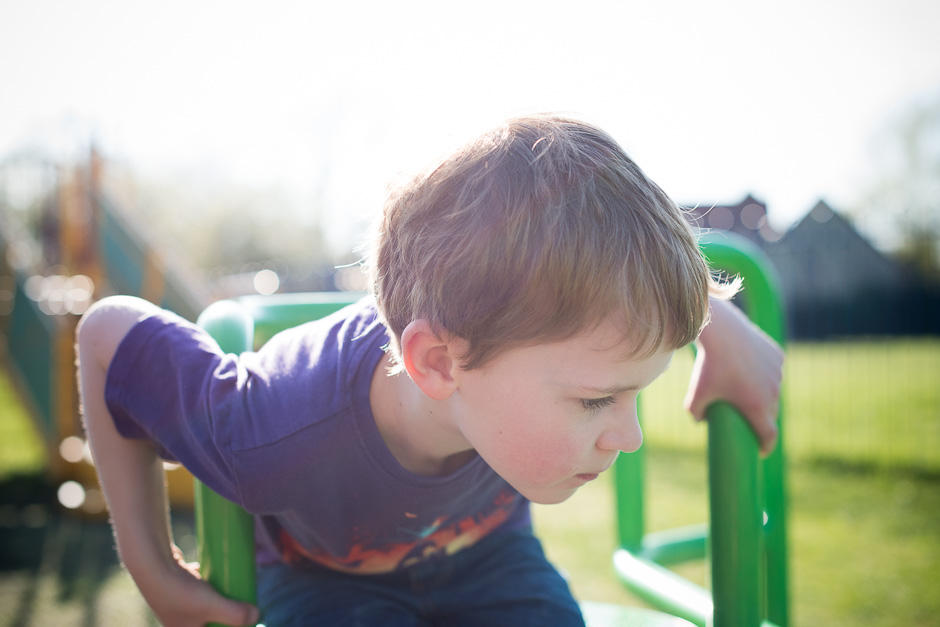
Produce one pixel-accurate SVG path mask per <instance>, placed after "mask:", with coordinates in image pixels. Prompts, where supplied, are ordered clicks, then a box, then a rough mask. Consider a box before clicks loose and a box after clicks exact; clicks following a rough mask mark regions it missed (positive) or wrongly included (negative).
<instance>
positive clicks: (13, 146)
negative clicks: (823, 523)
mask: <svg viewBox="0 0 940 627" xmlns="http://www.w3.org/2000/svg"><path fill="white" fill-rule="evenodd" d="M937 24H940V3H938V2H934V1H930V0H891V1H887V0H884V1H882V0H854V1H850V0H790V1H786V2H775V1H766V0H749V1H748V0H726V1H721V2H705V1H696V0H661V1H656V2H628V1H623V0H621V1H612V0H606V1H605V0H577V1H576V2H575V1H572V0H569V1H567V2H558V1H556V0H539V1H527V0H521V1H513V0H474V2H462V3H453V2H440V1H400V2H393V1H385V2H368V1H360V2H304V1H301V0H266V1H264V2H244V1H230V2H206V1H199V0H188V1H185V2H184V1H182V0H162V1H161V2H142V1H139V0H124V1H120V0H85V1H83V2H71V1H68V0H31V1H30V2H23V1H21V0H0V92H2V94H3V95H2V96H0V159H2V158H3V156H4V155H9V154H16V153H18V152H22V151H24V150H30V149H38V150H43V151H47V152H49V153H50V154H53V155H54V156H56V157H57V158H62V159H69V158H73V157H74V156H75V155H79V154H82V153H84V152H85V151H86V150H87V146H88V143H89V141H91V139H92V138H94V141H95V142H96V143H97V145H98V146H99V148H100V149H101V151H102V152H103V154H104V155H105V157H106V158H107V159H109V160H111V161H112V162H114V163H117V164H121V166H122V167H126V168H130V169H132V170H133V171H136V172H140V173H141V174H143V175H146V176H154V177H160V178H163V179H165V180H174V179H179V180H183V179H200V178H201V179H204V180H207V181H213V182H214V183H215V184H231V185H235V186H250V187H252V188H256V189H261V190H265V189H270V190H278V192H279V193H278V194H276V195H275V194H272V198H274V197H275V196H276V197H277V198H280V199H281V200H280V201H279V202H281V203H282V204H281V205H277V203H274V204H275V205H276V206H273V207H272V208H271V209H270V210H271V211H273V212H283V214H284V217H285V220H291V219H295V216H296V215H297V213H296V212H297V211H300V212H301V213H303V212H307V213H309V214H312V215H314V216H315V217H316V218H318V219H320V220H323V221H324V222H325V223H326V224H327V226H328V228H329V233H330V235H331V237H333V238H334V239H335V240H336V241H339V242H341V245H340V247H342V246H343V245H345V244H343V243H344V242H350V244H349V245H350V246H352V245H353V244H354V243H355V242H356V240H357V239H361V233H362V232H363V231H364V228H365V225H366V224H367V223H368V221H369V219H371V217H372V216H373V215H374V214H375V212H377V211H378V210H379V208H380V206H381V202H382V198H383V196H384V191H385V188H386V185H387V184H388V182H389V181H391V180H393V179H394V178H396V177H397V176H399V175H400V174H401V173H403V172H404V173H407V172H409V171H412V170H414V169H415V168H418V167H420V166H422V165H424V164H425V163H427V162H429V161H430V160H431V159H432V158H433V157H435V156H436V155H438V154H439V153H441V152H442V151H443V150H445V149H446V148H448V147H449V146H452V145H453V144H454V143H456V142H459V141H461V140H462V139H465V138H467V137H470V136H471V135H472V134H473V133H475V132H478V131H479V130H481V129H483V128H486V127H488V126H490V125H491V124H493V123H495V122H497V121H499V120H500V119H502V118H505V117H507V116H510V115H515V114H520V113H528V112H535V111H562V112H567V113H572V114H576V115H578V116H581V117H583V118H585V119H587V120H589V121H592V122H595V123H597V124H598V125H600V126H601V127H603V128H605V129H606V130H607V131H609V132H610V133H611V134H612V135H613V136H614V137H615V138H617V140H618V141H620V143H621V144H622V145H623V146H624V147H625V148H626V149H627V151H628V152H629V153H630V155H631V156H632V157H633V158H634V159H635V160H636V161H637V162H638V163H639V164H640V166H641V167H642V168H643V169H644V170H645V171H646V172H647V174H649V175H650V176H651V177H652V178H653V179H654V180H655V181H656V182H657V183H659V184H660V186H661V187H663V188H664V189H665V190H666V191H667V192H668V193H669V194H670V195H671V196H672V197H673V198H674V199H675V200H677V201H678V202H680V203H683V204H705V205H708V204H725V203H727V204H733V203H737V202H739V201H740V200H741V199H743V197H744V196H745V195H746V194H748V193H751V194H753V195H754V196H756V197H757V198H758V199H760V200H763V201H765V202H766V203H767V205H768V211H769V215H770V219H771V222H772V224H774V225H775V226H777V227H778V228H780V229H785V228H787V227H788V226H790V225H792V224H793V223H794V221H796V220H798V219H799V218H800V217H801V216H802V215H804V214H805V213H806V212H807V211H808V210H809V209H811V208H812V206H813V205H815V203H816V201H818V200H819V199H826V200H827V202H829V203H830V204H832V205H833V206H834V207H835V208H836V209H840V208H847V207H850V206H851V205H852V204H853V203H854V202H856V200H857V198H858V197H859V195H860V194H861V193H862V191H863V190H864V188H865V186H866V185H868V184H869V182H870V180H871V178H872V177H873V176H874V175H875V174H876V172H874V170H873V168H874V166H873V163H874V161H875V159H874V157H875V156H876V155H874V154H873V153H875V152H876V151H877V144H876V143H874V140H873V138H874V137H875V136H876V134H877V132H878V130H879V129H880V128H882V127H883V126H884V124H885V120H886V119H888V118H890V116H892V115H896V114H897V113H898V112H899V111H901V110H902V109H903V107H904V106H905V104H907V103H910V102H911V100H912V99H915V98H918V97H923V95H924V94H926V93H931V92H936V91H937V90H938V89H940V37H938V36H937V30H936V29H937ZM284 198H287V199H289V201H287V202H288V203H289V204H291V205H292V207H286V206H283V204H284V203H285V201H284V200H283V199H284ZM317 207H319V208H317Z"/></svg>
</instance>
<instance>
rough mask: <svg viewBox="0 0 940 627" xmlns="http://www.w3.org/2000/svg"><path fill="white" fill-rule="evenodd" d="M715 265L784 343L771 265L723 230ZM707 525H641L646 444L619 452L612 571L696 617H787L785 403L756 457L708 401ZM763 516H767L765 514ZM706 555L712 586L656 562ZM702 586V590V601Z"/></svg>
mask: <svg viewBox="0 0 940 627" xmlns="http://www.w3.org/2000/svg"><path fill="white" fill-rule="evenodd" d="M701 246H702V252H703V254H704V255H705V256H706V257H707V258H708V260H709V264H710V266H711V267H712V268H713V269H714V270H717V271H721V272H724V273H727V274H729V275H736V276H739V277H741V278H742V279H743V283H744V289H743V291H742V293H741V294H740V295H739V296H738V298H737V299H738V300H740V301H742V308H743V309H744V311H745V312H746V313H747V314H748V316H749V317H750V318H751V320H752V321H754V322H755V324H757V325H758V326H759V327H760V328H762V329H763V330H764V331H765V332H766V333H767V334H768V335H770V336H771V337H772V338H773V339H775V340H776V341H777V342H778V343H780V344H781V345H783V344H784V340H785V338H784V324H785V323H784V315H783V311H782V307H781V302H782V301H781V298H780V290H779V287H778V283H777V279H776V274H775V271H774V269H773V267H772V266H771V264H770V262H769V260H768V259H767V257H766V256H765V255H764V253H763V251H761V250H760V249H759V248H757V246H755V245H754V244H752V243H751V242H750V241H748V240H746V239H744V238H743V237H740V236H737V235H734V234H728V233H721V234H709V235H707V236H705V237H703V238H702V241H701ZM706 414H707V416H708V467H709V509H710V520H709V524H708V525H707V526H705V527H704V528H702V527H699V528H698V529H696V528H694V527H690V528H685V529H678V530H669V531H666V532H658V533H655V534H653V533H651V534H647V533H646V532H645V514H644V507H645V505H644V502H645V497H644V485H643V484H644V480H643V472H644V471H643V466H644V462H643V452H642V451H643V449H640V451H638V452H637V453H633V454H631V455H621V456H620V458H619V459H618V460H617V464H616V466H615V468H614V471H615V481H616V486H617V493H616V497H617V498H616V502H617V528H618V533H619V540H620V546H621V549H620V550H619V551H618V552H616V553H615V555H614V570H615V572H616V574H617V575H618V577H619V578H620V579H621V580H622V581H623V582H624V583H625V584H626V585H627V586H628V587H629V588H630V589H631V590H632V591H633V592H634V593H636V594H638V595H639V596H641V597H642V598H644V599H646V600H647V601H649V602H650V603H652V604H653V605H654V606H657V607H660V608H662V609H665V610H666V611H669V612H671V613H674V614H675V615H677V616H682V617H684V618H686V619H688V620H690V621H692V622H693V623H695V624H697V625H702V626H704V625H706V624H708V625H712V626H714V627H750V626H752V625H760V624H775V625H779V626H781V627H782V626H785V625H787V624H788V606H787V598H788V592H787V577H788V576H787V562H786V553H787V549H786V522H785V493H784V492H785V490H784V456H783V421H782V416H783V411H782V407H781V411H780V417H781V421H780V427H781V428H780V440H779V442H778V445H777V448H776V449H775V451H774V453H773V454H772V455H771V456H769V457H768V458H766V459H764V460H761V459H760V455H759V451H758V445H757V440H756V438H755V437H754V434H753V433H752V432H751V430H750V428H749V427H748V425H747V423H746V422H745V421H744V420H743V418H742V417H741V416H740V414H739V412H737V410H736V409H735V408H733V407H732V406H730V405H728V404H727V403H716V404H714V405H712V406H711V407H709V408H708V410H707V412H706ZM765 516H766V519H765ZM706 551H707V552H708V553H709V555H710V556H711V557H712V559H710V562H711V592H710V593H709V592H707V591H705V590H702V589H700V588H698V587H697V586H695V585H694V584H691V583H690V582H688V581H687V580H685V579H683V578H682V577H680V576H678V575H676V574H675V573H673V572H672V571H669V570H666V569H665V568H662V567H661V565H663V564H667V563H674V562H678V561H683V560H686V559H694V558H696V557H698V558H701V557H705V556H706V555H705V553H706ZM702 595H707V596H708V597H709V601H710V602H709V603H705V602H704V601H703V597H702Z"/></svg>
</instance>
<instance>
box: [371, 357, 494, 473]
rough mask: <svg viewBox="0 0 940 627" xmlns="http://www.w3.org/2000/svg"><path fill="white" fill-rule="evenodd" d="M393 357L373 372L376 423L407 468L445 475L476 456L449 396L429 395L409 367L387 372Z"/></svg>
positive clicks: (387, 443)
mask: <svg viewBox="0 0 940 627" xmlns="http://www.w3.org/2000/svg"><path fill="white" fill-rule="evenodd" d="M391 366H392V363H391V361H390V360H389V359H388V358H384V359H382V360H380V361H379V364H378V366H377V367H376V369H375V372H374V373H373V374H372V384H371V386H370V388H369V400H370V403H371V406H372V415H373V417H374V418H375V424H376V426H377V427H378V429H379V433H380V434H381V435H382V440H383V441H384V442H385V445H386V446H387V447H388V449H389V451H390V452H391V453H392V455H393V456H394V457H395V459H396V460H398V463H399V464H401V465H402V467H403V468H405V469H406V470H409V471H411V472H413V473H415V474H418V475H424V476H432V477H433V476H444V475H447V474H450V473H452V472H454V471H456V470H457V469H458V468H460V467H461V466H463V465H465V464H466V463H468V462H469V461H470V460H472V459H473V458H474V457H476V451H474V450H473V449H472V448H471V447H470V444H469V443H468V442H467V441H466V439H465V438H464V437H463V435H462V434H461V433H460V431H459V429H457V427H456V425H455V424H454V421H453V420H452V419H451V417H450V416H449V412H448V407H447V403H446V401H436V400H433V399H431V398H428V397H427V396H426V395H425V394H424V393H423V392H422V391H421V390H420V389H419V388H418V386H416V385H415V384H414V382H412V380H411V379H410V378H409V377H408V375H407V374H406V373H403V372H402V373H399V374H395V375H392V376H389V375H388V370H389V368H390V367H391Z"/></svg>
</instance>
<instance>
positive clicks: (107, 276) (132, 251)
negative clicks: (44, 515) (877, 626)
mask: <svg viewBox="0 0 940 627" xmlns="http://www.w3.org/2000/svg"><path fill="white" fill-rule="evenodd" d="M94 170H95V168H94V167H89V168H87V169H86V170H81V171H79V176H78V178H79V180H80V183H81V184H75V182H74V180H72V181H71V182H70V184H69V185H68V186H67V189H66V190H62V189H53V190H49V192H48V196H49V201H48V202H47V205H48V207H51V209H48V208H47V210H49V211H52V212H54V214H56V215H55V218H56V219H55V220H52V221H51V222H53V223H54V224H57V225H58V229H59V232H58V233H57V234H55V236H54V237H52V238H51V239H52V241H53V245H54V246H56V247H57V250H56V256H57V257H58V260H59V262H60V265H58V266H56V267H55V268H51V267H49V266H48V265H47V264H45V263H43V262H39V263H32V264H28V263H23V262H21V261H18V260H20V259H23V258H24V255H22V254H19V253H21V252H22V250H23V247H24V246H25V245H26V244H25V240H27V239H30V238H32V239H33V241H38V240H39V238H40V236H39V235H38V234H37V235H35V236H34V235H32V234H28V233H24V232H22V230H18V229H19V228H20V227H17V225H16V224H14V223H13V221H11V220H7V219H4V218H5V216H4V215H3V207H2V206H0V356H2V362H3V363H4V364H5V365H6V367H7V370H8V372H9V375H10V378H11V379H12V381H13V383H14V387H15V388H16V390H17V392H18V395H19V397H20V398H21V400H22V402H23V405H24V406H25V407H26V408H27V410H28V413H29V414H30V415H31V417H32V420H33V424H34V426H35V428H36V431H37V433H39V435H40V436H41V439H42V442H43V443H44V446H45V450H46V458H47V460H48V463H47V467H48V471H49V474H50V478H51V480H52V481H54V482H55V483H57V484H58V485H59V486H60V490H59V494H60V502H62V504H63V505H64V506H66V507H68V508H70V509H74V510H76V511H78V512H82V513H85V514H88V515H98V514H103V513H104V501H103V499H102V497H101V494H100V492H99V491H98V488H97V479H96V476H95V473H94V468H93V467H92V465H91V457H90V455H89V453H88V450H87V447H86V446H85V443H84V437H83V431H82V427H81V422H80V417H79V411H78V395H77V389H76V384H75V381H76V378H75V377H76V373H75V356H74V348H73V346H74V334H75V327H76V325H77V323H78V319H79V318H80V316H81V314H82V312H84V311H85V309H87V307H88V306H89V305H90V304H91V302H92V300H93V299H94V298H100V297H102V296H105V295H108V294H131V295H135V296H140V297H142V298H146V299H147V300H150V301H151V302H154V303H157V304H159V305H161V306H163V307H165V308H167V309H170V310H173V311H175V312H177V313H178V314H180V315H182V316H183V317H185V318H188V319H191V320H195V319H196V317H197V315H198V313H199V312H200V311H202V310H203V309H204V308H205V307H206V305H207V304H208V302H209V296H208V292H207V290H205V289H204V288H203V287H202V286H200V285H198V284H196V283H195V282H194V281H193V280H192V279H190V278H189V277H188V276H186V275H184V274H183V273H182V272H180V271H178V270H177V269H175V268H173V267H172V265H171V264H169V263H167V260H165V259H162V258H161V257H160V255H159V254H157V253H156V252H155V250H156V249H155V248H154V246H153V245H152V242H151V241H150V239H149V238H148V237H147V235H146V232H145V230H144V229H142V228H140V227H139V226H138V225H136V224H135V223H134V221H133V219H132V217H131V216H130V215H128V214H127V213H126V212H125V211H123V210H121V208H120V207H117V206H116V205H115V204H114V203H113V202H112V201H111V200H110V199H109V198H108V197H107V196H106V195H105V194H103V193H101V192H100V191H99V186H98V185H95V184H94V183H93V179H94V178H95V177H94V176H91V175H89V172H94ZM82 175H84V176H82ZM63 185H64V184H63ZM43 236H44V237H45V238H46V245H47V246H48V245H49V239H50V237H49V234H48V233H44V234H43ZM25 257H29V256H28V255H27V256H25ZM33 257H35V256H33ZM167 477H168V483H169V487H170V496H171V499H172V501H173V502H174V504H175V505H178V506H179V505H182V506H188V505H191V504H192V498H193V497H192V478H191V476H190V475H189V474H188V473H187V472H186V471H185V470H183V469H177V470H173V471H171V472H168V473H167Z"/></svg>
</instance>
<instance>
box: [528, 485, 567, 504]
mask: <svg viewBox="0 0 940 627" xmlns="http://www.w3.org/2000/svg"><path fill="white" fill-rule="evenodd" d="M577 491H578V489H577V488H564V489H563V488H554V489H553V488H545V489H541V490H540V489H532V490H526V491H525V492H523V491H522V490H519V493H520V494H522V496H524V497H526V498H527V499H529V500H530V501H532V502H533V503H538V504H539V505H557V504H558V503H563V502H565V501H567V500H568V499H569V498H571V496H572V495H573V494H574V493H575V492H577ZM527 493H528V494H527Z"/></svg>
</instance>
